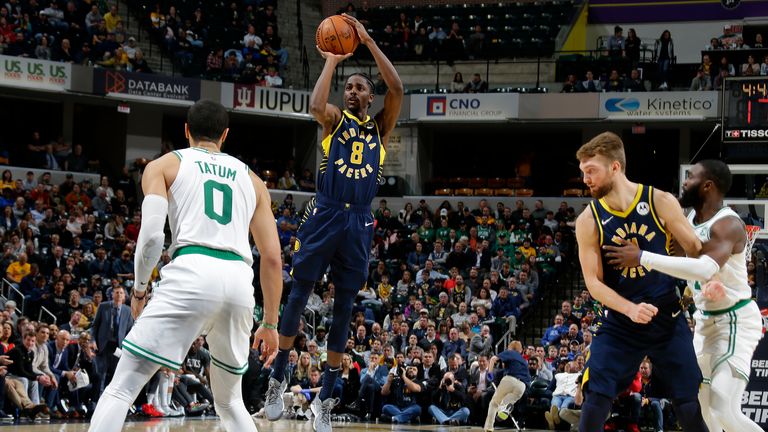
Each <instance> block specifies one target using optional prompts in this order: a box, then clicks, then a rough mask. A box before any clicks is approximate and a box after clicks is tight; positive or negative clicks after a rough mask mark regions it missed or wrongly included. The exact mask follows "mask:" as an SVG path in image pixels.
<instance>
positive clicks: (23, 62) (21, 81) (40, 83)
mask: <svg viewBox="0 0 768 432" xmlns="http://www.w3.org/2000/svg"><path fill="white" fill-rule="evenodd" d="M0 63H2V73H1V74H0V85H9V86H13V87H27V88H32V89H45V90H59V91H63V90H68V89H69V87H70V82H71V77H72V66H71V65H70V64H69V63H59V62H52V61H47V60H38V59H29V58H24V57H8V56H1V55H0Z"/></svg>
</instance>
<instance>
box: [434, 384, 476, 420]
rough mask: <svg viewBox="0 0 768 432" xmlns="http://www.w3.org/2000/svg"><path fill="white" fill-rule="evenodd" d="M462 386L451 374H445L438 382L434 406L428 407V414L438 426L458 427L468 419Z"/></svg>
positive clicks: (467, 409)
mask: <svg viewBox="0 0 768 432" xmlns="http://www.w3.org/2000/svg"><path fill="white" fill-rule="evenodd" d="M466 396H467V394H466V392H465V390H464V386H462V385H461V383H460V382H458V381H456V380H455V379H454V376H453V373H451V372H446V374H445V375H444V376H443V379H442V380H441V381H440V387H439V388H438V391H437V392H436V393H435V394H434V402H435V404H434V405H430V406H429V413H430V414H432V417H434V418H435V420H436V421H437V423H438V424H441V425H448V424H449V425H451V426H458V425H460V424H462V423H465V422H466V421H467V419H468V418H469V408H467V407H466V406H464V405H466Z"/></svg>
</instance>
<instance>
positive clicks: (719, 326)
mask: <svg viewBox="0 0 768 432" xmlns="http://www.w3.org/2000/svg"><path fill="white" fill-rule="evenodd" d="M730 188H731V171H730V169H729V168H728V165H726V164H725V163H723V162H722V161H719V160H704V161H701V162H699V163H697V164H696V165H694V166H693V167H692V168H691V170H690V172H689V176H688V178H687V179H686V180H685V183H684V184H683V194H682V196H681V197H680V204H681V205H682V206H683V207H693V211H692V212H691V213H690V214H689V215H688V220H689V222H690V224H691V225H692V226H693V229H694V232H695V233H696V235H697V236H698V237H699V239H701V241H703V242H705V243H704V245H703V247H702V249H701V253H702V255H701V256H700V257H699V258H685V257H671V256H665V255H658V254H654V253H652V252H649V251H643V250H641V249H640V248H638V247H637V245H635V244H633V243H625V245H624V246H606V247H605V248H606V249H607V250H608V251H609V252H608V253H607V254H606V255H607V256H608V257H609V258H610V260H609V261H608V264H609V265H616V266H621V267H634V266H637V265H643V266H645V267H646V268H649V269H651V270H656V271H659V272H662V273H666V274H668V275H670V276H674V277H676V278H680V279H685V280H688V281H689V285H690V286H692V287H693V290H692V291H693V299H694V302H695V303H696V309H697V310H696V313H695V314H694V319H695V320H696V331H695V334H694V337H693V342H694V343H693V344H694V348H695V349H696V356H697V359H698V361H699V366H700V367H701V372H702V374H703V375H704V382H703V385H702V386H701V390H700V391H699V400H700V402H701V406H702V409H703V411H704V418H705V420H706V422H707V426H709V430H710V431H720V430H723V429H725V431H726V432H742V431H753V432H758V431H761V430H762V429H761V428H760V426H758V425H757V424H756V423H755V422H753V421H752V420H750V419H749V417H747V416H746V415H744V413H743V412H742V411H741V395H742V394H743V393H744V389H745V388H746V386H747V382H748V381H749V372H750V370H749V369H750V361H751V359H752V354H753V353H754V351H755V348H757V344H758V342H759V341H760V338H761V337H762V335H763V334H762V317H761V315H760V310H759V308H758V307H757V304H756V303H755V302H754V301H752V299H751V297H752V289H751V288H750V287H749V283H748V282H747V262H746V256H745V255H746V251H745V249H746V247H747V232H746V229H745V226H744V222H743V221H742V220H741V218H740V217H739V215H738V214H736V212H734V211H733V210H732V209H731V208H730V207H727V206H725V205H723V197H724V196H725V194H726V193H727V192H728V190H729V189H730ZM713 279H714V280H713ZM702 284H703V286H702Z"/></svg>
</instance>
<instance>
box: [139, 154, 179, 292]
mask: <svg viewBox="0 0 768 432" xmlns="http://www.w3.org/2000/svg"><path fill="white" fill-rule="evenodd" d="M178 170H179V161H178V158H176V157H175V156H173V155H172V154H170V153H169V154H166V155H165V156H163V157H161V158H159V159H157V160H154V161H152V162H150V163H149V164H148V165H147V166H146V168H144V174H143V176H142V178H141V189H142V191H143V192H144V201H142V203H141V230H140V231H139V237H138V239H137V240H136V259H135V260H134V274H135V281H136V283H135V284H134V286H133V290H134V294H135V295H133V296H132V297H139V299H141V298H143V297H142V296H143V293H144V292H145V291H146V289H147V284H148V283H149V279H150V277H151V276H152V270H154V268H155V266H156V265H157V262H158V261H160V255H161V254H162V252H163V244H164V243H165V233H164V232H163V229H164V228H165V219H166V217H167V216H168V186H169V185H170V184H171V183H173V179H175V177H176V173H178ZM169 179H170V181H168V180H169Z"/></svg>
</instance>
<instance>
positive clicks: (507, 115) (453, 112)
mask: <svg viewBox="0 0 768 432" xmlns="http://www.w3.org/2000/svg"><path fill="white" fill-rule="evenodd" d="M518 104H519V95H518V94H517V93H456V94H440V95H411V119H414V120H420V121H457V120H472V121H479V122H482V121H499V120H501V121H503V120H508V119H514V118H517V117H518V112H519V110H518V108H519V106H518Z"/></svg>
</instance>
